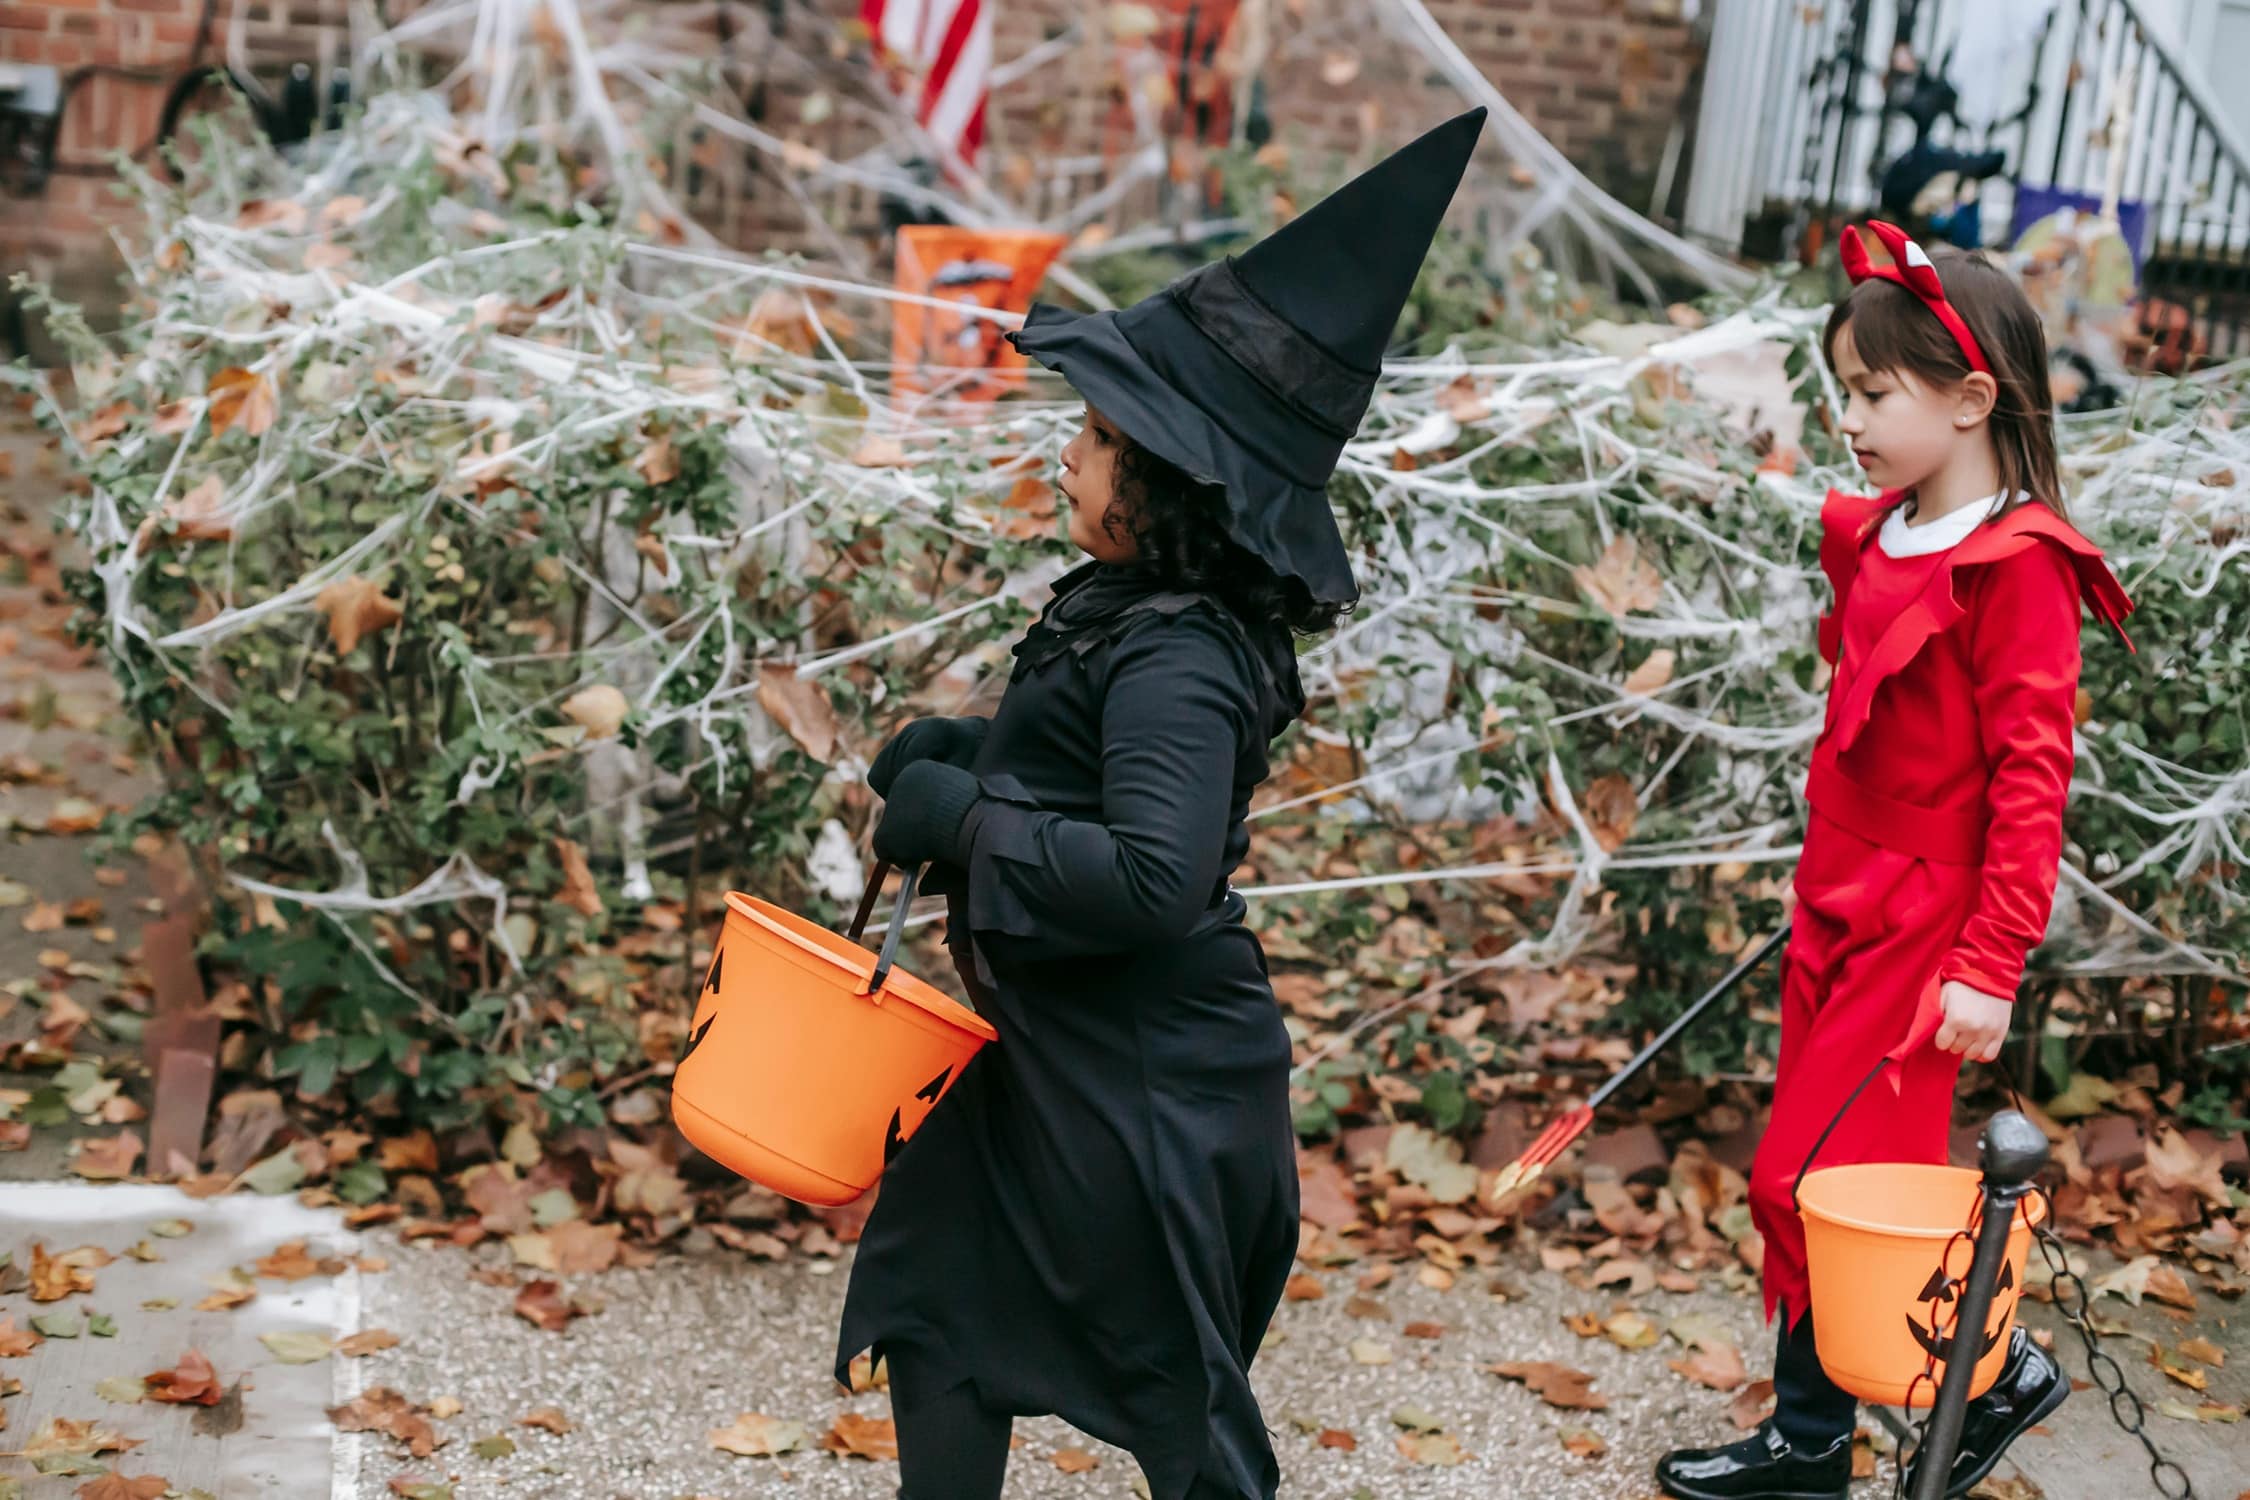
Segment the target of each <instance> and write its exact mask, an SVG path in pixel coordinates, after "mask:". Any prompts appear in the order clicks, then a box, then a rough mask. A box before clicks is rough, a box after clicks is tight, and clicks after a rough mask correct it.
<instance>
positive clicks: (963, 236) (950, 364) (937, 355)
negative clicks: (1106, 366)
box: [891, 224, 1069, 401]
mask: <svg viewBox="0 0 2250 1500" xmlns="http://www.w3.org/2000/svg"><path fill="white" fill-rule="evenodd" d="M1067 243H1069V242H1068V241H1067V240H1066V239H1065V238H1064V237H1063V236H1062V235H1059V234H1049V233H1047V232H1045V231H1043V230H1036V229H963V228H959V227H957V226H954V225H950V224H909V225H907V226H906V227H904V228H902V229H901V230H899V232H898V249H897V256H896V268H895V270H894V272H893V275H892V284H893V285H894V286H896V287H897V288H898V290H900V291H902V292H912V293H915V294H917V295H919V296H924V297H935V298H937V299H939V300H941V301H945V302H957V303H960V304H962V305H964V306H968V307H981V308H992V309H995V310H999V311H1004V312H1017V313H1020V312H1022V311H1023V310H1024V309H1025V308H1027V307H1029V306H1030V305H1031V298H1032V294H1033V293H1034V292H1036V291H1038V290H1039V283H1040V282H1041V281H1043V280H1045V279H1046V276H1047V267H1048V266H1050V265H1052V264H1053V263H1054V260H1055V257H1056V256H1058V255H1060V254H1061V253H1062V250H1063V246H1064V245H1066V244H1067ZM1010 326H1011V325H1009V324H1006V323H1002V322H997V321H995V320H993V319H991V318H980V317H976V316H973V315H965V314H962V313H956V312H952V311H949V310H947V309H944V308H935V307H929V306H926V305H924V304H922V303H919V302H898V303H894V304H893V305H892V322H891V366H892V369H891V378H892V384H893V386H894V387H895V388H896V389H897V390H898V391H899V392H900V393H901V394H907V393H925V392H926V393H929V394H933V395H939V396H944V397H946V398H948V399H951V400H956V401H990V400H992V399H993V398H995V397H997V396H999V395H1000V394H1001V393H1002V392H1004V391H1007V390H1011V389H1013V388H1014V387H1015V385H1016V384H1017V383H1018V382H1019V381H1021V380H1022V378H1023V374H1022V371H1023V368H1024V366H1025V364H1026V363H1028V362H1027V361H1026V360H1025V359H1024V357H1023V356H1022V355H1020V354H1018V353H1017V352H1016V351H1015V347H1014V346H1013V345H1011V344H1009V343H1008V342H1007V341H1006V340H1005V339H1004V338H1003V337H1002V336H1001V335H1003V334H1004V333H1006V332H1007V331H1008V328H1009V327H1010Z"/></svg>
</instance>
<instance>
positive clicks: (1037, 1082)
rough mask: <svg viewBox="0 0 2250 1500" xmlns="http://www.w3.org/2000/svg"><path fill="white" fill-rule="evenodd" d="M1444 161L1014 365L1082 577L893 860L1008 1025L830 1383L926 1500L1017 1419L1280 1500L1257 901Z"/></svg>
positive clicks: (1444, 181) (1282, 1060)
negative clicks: (1262, 1364)
mask: <svg viewBox="0 0 2250 1500" xmlns="http://www.w3.org/2000/svg"><path fill="white" fill-rule="evenodd" d="M1483 117H1484V111H1482V110H1481V109H1480V110H1476V111H1472V112H1471V113H1469V114H1466V115H1463V116H1460V117H1459V118H1457V119H1455V120H1453V121H1451V122H1450V123H1448V124H1446V125H1443V126H1440V127H1439V128H1438V129H1436V130H1434V131H1432V132H1430V133H1429V134H1427V135H1425V136H1423V137H1421V138H1420V139H1419V140H1417V141H1415V142H1414V143H1413V144H1411V145H1409V146H1407V147H1406V148H1405V149H1404V150H1402V151H1400V152H1399V153H1398V154H1396V155H1395V156H1392V157H1390V158H1388V159H1387V160H1385V161H1383V162H1381V163H1379V164H1378V165H1376V166H1375V167H1374V168H1373V169H1371V170H1370V171H1368V172H1367V173H1366V174H1365V175H1363V176H1361V177H1359V178H1357V179H1356V180H1354V181H1353V182H1351V183H1348V184H1347V185H1345V186H1344V187H1343V188H1341V189H1339V190H1338V191H1337V192H1336V193H1335V194H1334V195H1333V196H1331V197H1329V198H1328V199H1326V200H1324V201H1323V202H1321V203H1320V204H1318V205H1317V206H1315V207H1314V208H1312V209H1311V210H1310V211H1308V212H1307V213H1305V214H1304V215H1302V216H1301V217H1299V218H1297V219H1295V220H1294V221H1292V222H1291V223H1290V224H1288V225H1287V226H1285V227H1284V228H1282V229H1280V230H1279V231H1277V232H1276V233H1275V234H1273V235H1272V236H1271V237H1269V238H1268V239H1266V240H1264V241H1262V242H1261V243H1259V244H1258V245H1256V246H1254V247H1252V248H1251V249H1250V250H1248V251H1246V252H1244V253H1243V255H1242V256H1240V257H1239V258H1238V259H1229V260H1226V261H1222V262H1220V263H1218V264H1215V265H1211V266H1206V267H1204V268H1202V269H1201V270H1198V271H1195V272H1193V273H1191V274H1189V275H1188V276H1185V277H1183V278H1181V279H1180V280H1179V281H1177V282H1174V283H1173V284H1172V285H1171V286H1169V287H1166V288H1165V289H1164V290H1163V291H1161V292H1158V293H1156V294H1155V295H1153V296H1151V297H1149V298H1147V299H1145V300H1144V301H1142V302H1140V303H1138V304H1136V305H1135V306H1133V307H1130V308H1127V309H1125V310H1124V311H1122V312H1117V313H1108V312H1103V313H1097V314H1093V315H1090V316H1080V315H1076V314H1072V313H1068V312H1065V311H1062V310H1060V309H1057V308H1054V307H1049V306H1044V305H1041V306H1035V307H1033V308H1032V309H1031V312H1030V314H1029V315H1028V317H1027V318H1026V320H1025V324H1024V327H1023V328H1022V329H1021V330H1020V331H1019V332H1017V333H1015V334H1012V335H1010V337H1011V338H1012V339H1013V340H1014V341H1015V344H1016V346H1017V347H1018V348H1019V349H1021V350H1023V352H1024V353H1026V354H1028V355H1030V356H1031V357H1032V358H1034V359H1037V360H1039V361H1040V362H1041V363H1042V364H1045V365H1047V366H1049V367H1050V368H1052V369H1054V370H1056V371H1058V372H1060V373H1061V374H1062V375H1063V376H1064V377H1065V378H1066V379H1067V380H1068V381H1069V382H1070V383H1071V385H1072V386H1073V387H1075V388H1076V390H1077V391H1078V393H1079V394H1080V395H1082V396H1083V397H1085V399H1086V403H1087V412H1086V424H1085V426H1084V428H1083V429H1082V430H1081V431H1080V432H1079V433H1078V434H1077V435H1076V436H1075V437H1073V438H1072V439H1071V441H1070V443H1069V444H1068V446H1066V447H1065V448H1064V449H1063V454H1062V463H1063V472H1062V476H1061V479H1060V481H1059V487H1060V488H1061V490H1062V492H1063V494H1064V496H1065V497H1066V498H1067V499H1068V501H1069V503H1070V537H1071V540H1072V541H1073V542H1075V543H1076V544H1077V545H1078V546H1079V547H1080V548H1082V549H1083V550H1085V551H1086V552H1087V553H1089V554H1090V555H1091V557H1092V559H1093V560H1092V561H1090V562H1088V563H1086V564H1085V565H1083V566H1081V567H1080V568H1078V569H1076V570H1075V571H1073V572H1071V573H1070V574H1068V575H1066V576H1065V577H1064V578H1063V579H1062V580H1061V581H1060V582H1059V583H1058V584H1057V585H1056V588H1055V597H1054V600H1053V602H1052V603H1050V604H1049V605H1048V607H1047V610H1046V612H1045V614H1044V615H1042V616H1041V618H1040V619H1039V620H1038V622H1037V623H1035V624H1034V625H1033V626H1032V627H1031V629H1030V631H1029V633H1028V634H1027V635H1026V636H1025V637H1024V639H1023V640H1022V642H1021V643H1019V644H1018V645H1017V646H1016V648H1015V667H1014V670H1013V673H1012V675H1011V677H1010V679H1009V684H1008V688H1007V692H1006V694H1005V695H1004V696H1003V697H1002V698H1001V700H1000V704H999V707H998V709H997V711H996V712H995V713H994V714H993V716H992V718H991V719H990V720H989V721H986V720H982V719H920V720H916V721H914V722H913V723H910V724H908V725H907V726H906V727H905V728H903V729H901V730H900V731H899V732H898V733H897V734H896V735H895V736H894V737H893V738H892V740H891V741H890V743H888V744H887V745H885V746H884V748H883V750H882V751H881V753H880V754H879V755H878V756H877V757H876V760H875V763H874V765H873V766H872V767H871V768H870V770H869V772H868V783H869V785H870V786H872V787H873V788H874V789H875V791H876V792H877V793H878V794H880V795H882V796H883V797H884V799H885V803H884V807H883V811H882V816H881V820H880V821H879V823H878V824H877V826H876V829H875V838H874V844H875V852H876V853H877V855H879V856H880V857H881V858H883V859H886V860H889V861H892V862H893V863H897V864H902V865H903V864H916V863H922V862H928V863H929V864H930V865H931V867H932V870H933V873H934V874H935V876H936V877H937V881H938V888H939V889H941V890H943V891H944V893H945V894H946V895H947V897H948V899H949V903H950V904H949V920H948V941H949V943H950V945H951V947H952V951H953V957H954V963H955V965H956V967H957V968H958V969H959V970H960V972H961V977H962V980H963V982H964V984H965V985H966V986H967V987H968V990H969V992H970V995H971V998H972V999H973V1000H974V1001H975V1003H976V1006H977V1008H978V1010H980V1011H981V1012H982V1013H983V1014H984V1016H985V1017H986V1019H988V1020H989V1021H991V1023H992V1024H993V1026H994V1027H995V1028H996V1029H997V1030H998V1032H999V1034H1000V1039H999V1042H998V1044H997V1045H994V1046H990V1047H987V1048H985V1049H984V1051H983V1052H981V1053H980V1054H979V1055H978V1056H977V1058H976V1060H975V1061H974V1062H972V1063H971V1064H970V1065H969V1066H968V1068H967V1069H966V1070H965V1071H964V1072H963V1074H962V1076H961V1079H960V1081H959V1082H958V1083H957V1084H956V1085H955V1086H954V1088H953V1089H952V1091H951V1092H949V1093H948V1094H946V1096H945V1097H944V1099H943V1100H942V1101H941V1102H940V1103H939V1104H938V1105H937V1106H936V1107H935V1108H934V1109H933V1110H932V1111H931V1113H930V1116H929V1118H928V1119H927V1120H926V1121H925V1122H924V1123H923V1125H922V1126H921V1128H920V1129H919V1130H918V1131H916V1133H915V1134H914V1136H913V1137H912V1138H911V1139H910V1140H909V1141H908V1142H907V1143H906V1144H905V1146H904V1148H903V1149H902V1150H901V1151H900V1152H899V1154H898V1156H897V1157H896V1159H895V1160H894V1161H893V1162H892V1163H891V1166H890V1168H889V1170H888V1172H887V1173H886V1174H885V1176H884V1179H883V1185H882V1192H881V1196H880V1197H879V1198H878V1200H877V1202H876V1206H875V1209H874V1212H873V1214H872V1215H871V1216H870V1217H869V1219H868V1222H867V1226H866V1229H865V1232H864V1234H863V1235H862V1237H861V1239H860V1244H859V1251H858V1256H857V1259H856V1261H855V1263H854V1267H853V1272H852V1283H851V1289H850V1292H849V1294H848V1296H847V1299H846V1301H845V1305H844V1319H843V1329H842V1333H841V1337H840V1339H839V1341H838V1347H837V1351H836V1373H837V1376H838V1378H839V1379H841V1378H843V1376H844V1374H845V1371H846V1367H847V1366H848V1364H849V1362H850V1360H851V1359H852V1358H853V1357H854V1356H855V1355H857V1354H858V1353H859V1352H860V1351H862V1350H865V1349H869V1348H873V1349H874V1350H876V1351H877V1352H879V1353H880V1354H881V1355H882V1356H883V1357H884V1358H885V1359H886V1360H887V1361H888V1363H889V1368H890V1384H891V1404H892V1411H893V1415H894V1417H895V1418H896V1421H897V1424H898V1439H899V1458H900V1463H901V1471H902V1475H903V1479H904V1487H903V1489H902V1491H901V1493H902V1495H903V1496H904V1497H905V1500H990V1497H996V1496H997V1495H998V1494H999V1493H1000V1485H1001V1479H1002V1475H1003V1472H1004V1470H1005V1468H1006V1465H1007V1458H1008V1443H1009V1428H1010V1419H1011V1418H1013V1417H1015V1416H1017V1415H1025V1414H1032V1413H1044V1412H1052V1413H1056V1414H1059V1415H1060V1416H1062V1417H1064V1418H1065V1419H1067V1420H1068V1421H1070V1422H1071V1423H1073V1424H1074V1425H1076V1426H1077V1427H1079V1428H1080V1429H1082V1430H1083V1431H1085V1432H1088V1433H1090V1434H1092V1435H1093V1436H1095V1437H1097V1438H1100V1439H1102V1440H1104V1441H1106V1442H1110V1443H1114V1444H1116V1445H1117V1446H1119V1447H1122V1448H1125V1449H1127V1450H1129V1451H1130V1452H1131V1453H1132V1454H1133V1456H1134V1457H1135V1458H1136V1459H1138V1460H1139V1462H1140V1465H1141V1469H1142V1472H1143V1473H1144V1474H1145V1475H1146V1477H1147V1480H1148V1484H1149V1488H1150V1491H1151V1493H1152V1494H1153V1496H1154V1497H1155V1500H1268V1497H1271V1496H1272V1495H1273V1494H1274V1493H1275V1490H1276V1488H1277V1486H1278V1485H1279V1482H1280V1476H1279V1472H1278V1470H1277V1467H1276V1465H1275V1462H1274V1455H1273V1449H1272V1446H1271V1444H1270V1443H1269V1442H1268V1439H1267V1434H1266V1427H1265V1423H1264V1421H1263V1420H1262V1418H1261V1417H1260V1415H1259V1411H1258V1403H1257V1400H1256V1398H1255V1397H1254V1396H1253V1395H1252V1393H1251V1389H1250V1381H1249V1367H1250V1361H1251V1358H1252V1356H1253V1355H1254V1354H1255V1353H1256V1352H1257V1349H1258V1345H1259V1342H1260V1341H1261V1339H1262V1338H1263V1337H1264V1334H1265V1329H1266V1323H1267V1320H1268V1319H1269V1318H1270V1317H1271V1316H1272V1314H1273V1310H1274V1308H1275V1306H1276V1305H1277V1303H1278V1302H1279V1300H1280V1296H1281V1289H1282V1284H1283V1282H1284V1281H1285V1280H1286V1279H1287V1277H1288V1274H1289V1267H1290V1265H1291V1262H1292V1261H1293V1259H1294V1257H1295V1255H1296V1248H1297V1167H1296V1160H1297V1158H1296V1141H1295V1136H1294V1133H1293V1131H1292V1129H1291V1123H1290V1112H1289V1068H1290V1047H1289V1038H1288V1035H1287V1034H1286V1032H1285V1031H1284V1030H1283V1028H1282V1023H1281V1016H1280V1012H1279V1010H1278V1009H1277V1007H1276V1006H1275V1003H1274V998H1273V991H1272V989H1271V988H1270V986H1269V985H1268V983H1267V977H1266V965H1265V959H1264V956H1263V954H1262V953H1261V951H1260V949H1259V946H1258V940H1257V938H1256V937H1255V936H1254V935H1253V934H1252V933H1251V932H1250V929H1249V928H1247V927H1246V926H1244V925H1243V920H1242V918H1243V912H1244V907H1243V901H1242V898H1241V897H1240V896H1239V895H1237V894H1235V892H1234V891H1233V890H1232V888H1231V887H1230V886H1229V885H1228V883H1227V875H1228V872H1229V871H1231V870H1232V869H1233V868H1234V867H1235V866H1236V865H1237V864H1238V863H1240V862H1241V860H1242V857H1243V853H1244V851H1245V849H1246V848H1247V846H1248V843H1249V836H1248V834H1247V832H1246V831H1245V829H1244V826H1243V819H1244V814H1245V812H1246V811H1247V809H1248V807H1249V803H1250V796H1251V793H1252V792H1253V791H1255V790H1256V788H1257V787H1258V784H1259V783H1260V782H1261V781H1263V780H1264V779H1265V776H1266V771H1267V760H1266V754H1267V746H1268V745H1269V744H1270V743H1271V742H1272V740H1273V738H1274V737H1275V736H1276V735H1278V734H1279V733H1280V732H1281V731H1282V730H1283V729H1284V728H1285V727H1286V726H1287V725H1288V724H1289V723H1290V721H1291V720H1293V719H1294V718H1296V717H1297V715H1298V714H1299V713H1300V712H1301V711H1302V709H1303V706H1304V694H1303V690H1302V689H1301V688H1300V686H1299V684H1298V678H1297V667H1296V652H1295V647H1294V642H1293V633H1295V632H1303V631H1311V630H1318V629H1324V628H1326V627H1327V626H1329V625H1332V624H1333V623H1334V622H1335V620H1336V618H1337V616H1338V614H1339V613H1340V612H1341V611H1342V610H1343V609H1344V608H1345V607H1347V606H1348V605H1349V604H1350V603H1352V602H1353V600H1354V599H1355V598H1356V597H1357V588H1356V586H1355V585H1354V583H1353V581H1352V575H1351V568H1350V565H1349V563H1348V561H1347V559H1346V556H1345V551H1344V546H1343V541H1342V538H1341V537H1340V536H1339V534H1338V532H1337V529H1336V522H1335V518H1334V515H1333V513H1332V512H1331V510H1330V509H1329V505H1328V498H1327V489H1326V486H1327V481H1328V477H1329V474H1330V472H1331V471H1332V470H1333V469H1334V467H1335V463H1336V460H1337V458H1338V456H1339V455H1340V454H1341V452H1342V448H1343V444H1344V442H1345V441H1346V440H1347V439H1349V438H1350V437H1351V436H1352V434H1353V433H1354V432H1355V431H1356V430H1357V428H1358V425H1359V421H1360V418H1361V417H1362V416H1363V415H1364V413H1365V411H1366V408H1367V402H1368V398H1369V397H1370V395H1372V393H1373V390H1374V383H1375V377H1376V374H1377V372H1378V369H1379V367H1380V364H1381V360H1382V356H1383V350H1384V347H1385V345H1386V344H1387V343H1388V342H1389V340H1390V335H1391V330H1392V327H1393V325H1394V324H1395V323H1396V322H1397V319H1398V314H1399V310H1400V308H1401V307H1402V306H1403V305H1404V304H1405V301H1406V296H1407V293H1408V291H1409V290H1410V288H1411V287H1412V285H1413V282H1414V278H1415V274H1416V272H1417V271H1418V270H1419V268H1420V266H1421V262H1422V258H1423V256H1424V255H1425V254H1426V253H1427V251H1428V248H1429V242H1430V238H1431V236H1432V234H1433V233H1434V232H1435V231H1436V228H1437V224H1438V220H1439V218H1440V216H1441V215H1442V214H1443V213H1444V211H1445V208H1446V205H1447V203H1448V202H1449V201H1450V200H1451V198H1452V196H1453V191H1454V188H1455V187H1456V186H1457V185H1458V183H1459V181H1460V177H1461V173H1462V170H1463V168H1464V167H1465V166H1466V164H1467V162H1468V158H1469V153H1470V151H1471V149H1472V148H1473V147H1474V146H1475V144H1476V140H1477V137H1478V134H1479V133H1480V131H1481V129H1482V125H1483Z"/></svg>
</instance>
